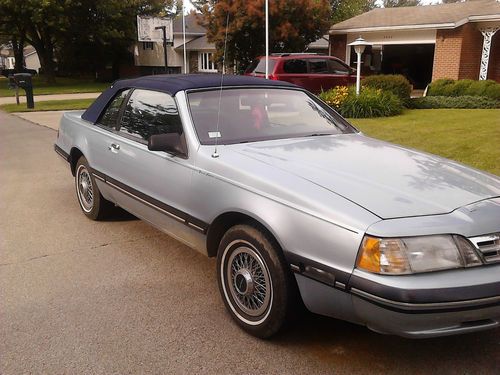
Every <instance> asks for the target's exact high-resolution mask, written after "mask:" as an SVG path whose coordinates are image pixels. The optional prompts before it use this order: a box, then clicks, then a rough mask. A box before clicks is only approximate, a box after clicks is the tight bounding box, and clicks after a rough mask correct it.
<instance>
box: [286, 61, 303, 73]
mask: <svg viewBox="0 0 500 375" xmlns="http://www.w3.org/2000/svg"><path fill="white" fill-rule="evenodd" d="M283 71H284V72H285V73H293V74H302V73H307V62H306V60H301V59H293V60H286V61H285V63H284V64H283Z"/></svg>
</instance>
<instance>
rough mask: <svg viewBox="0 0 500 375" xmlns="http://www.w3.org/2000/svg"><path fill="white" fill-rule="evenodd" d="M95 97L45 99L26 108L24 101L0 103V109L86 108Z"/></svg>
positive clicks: (48, 109) (25, 110) (54, 109)
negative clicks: (18, 103) (32, 107)
mask: <svg viewBox="0 0 500 375" xmlns="http://www.w3.org/2000/svg"><path fill="white" fill-rule="evenodd" d="M94 100H95V99H70V100H47V101H42V102H35V109H28V108H26V103H22V104H20V105H17V104H2V105H0V110H2V111H5V112H37V111H62V110H75V109H86V108H88V106H89V105H90V104H92V102H93V101H94Z"/></svg>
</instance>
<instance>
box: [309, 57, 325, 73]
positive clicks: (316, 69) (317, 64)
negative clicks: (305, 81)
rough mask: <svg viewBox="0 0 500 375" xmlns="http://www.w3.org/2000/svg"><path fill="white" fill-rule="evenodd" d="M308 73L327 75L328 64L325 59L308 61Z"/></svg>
mask: <svg viewBox="0 0 500 375" xmlns="http://www.w3.org/2000/svg"><path fill="white" fill-rule="evenodd" d="M309 73H312V74H328V64H327V62H326V60H325V59H310V60H309Z"/></svg>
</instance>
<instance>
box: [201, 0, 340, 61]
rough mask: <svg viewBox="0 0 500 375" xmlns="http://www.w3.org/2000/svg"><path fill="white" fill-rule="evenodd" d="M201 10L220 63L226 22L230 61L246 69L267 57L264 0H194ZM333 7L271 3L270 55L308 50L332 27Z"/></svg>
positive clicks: (308, 0)
mask: <svg viewBox="0 0 500 375" xmlns="http://www.w3.org/2000/svg"><path fill="white" fill-rule="evenodd" d="M193 3H194V5H195V6H196V7H197V8H198V9H199V10H200V11H201V13H202V17H201V23H202V24H203V25H204V26H205V27H206V28H207V37H208V40H209V42H212V43H215V46H216V49H217V53H216V60H220V59H221V57H222V55H223V52H224V40H225V35H226V21H227V19H228V18H227V17H229V25H228V29H227V50H226V61H227V62H228V65H232V62H233V61H237V62H238V63H239V65H240V66H243V67H244V66H246V65H247V64H248V63H250V61H251V60H253V59H254V58H255V57H256V56H258V55H263V54H265V31H264V30H265V24H264V22H265V15H264V0H254V1H247V0H209V1H207V2H205V1H202V0H198V1H193ZM330 19H331V18H330V6H329V4H328V1H326V0H274V1H270V2H269V40H270V41H269V48H270V52H296V51H304V50H305V48H306V46H307V45H308V44H309V43H311V42H313V41H315V40H317V39H319V38H320V37H321V36H323V35H324V34H325V33H326V31H327V30H328V28H329V27H330V26H331V22H330Z"/></svg>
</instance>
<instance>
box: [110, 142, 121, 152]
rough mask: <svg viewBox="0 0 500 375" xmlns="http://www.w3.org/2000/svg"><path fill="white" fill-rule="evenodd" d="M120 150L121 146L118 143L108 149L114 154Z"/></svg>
mask: <svg viewBox="0 0 500 375" xmlns="http://www.w3.org/2000/svg"><path fill="white" fill-rule="evenodd" d="M119 149H120V145H118V144H116V143H111V145H110V146H109V147H108V150H110V151H112V152H117V151H118V150H119Z"/></svg>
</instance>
